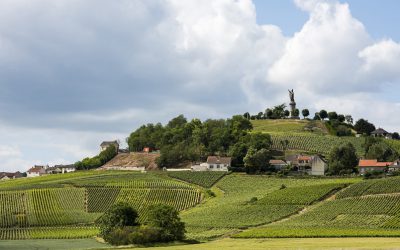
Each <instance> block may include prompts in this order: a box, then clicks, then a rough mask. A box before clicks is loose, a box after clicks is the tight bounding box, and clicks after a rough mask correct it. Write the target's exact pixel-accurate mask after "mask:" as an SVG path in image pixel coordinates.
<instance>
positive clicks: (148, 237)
mask: <svg viewBox="0 0 400 250" xmlns="http://www.w3.org/2000/svg"><path fill="white" fill-rule="evenodd" d="M160 240H161V230H160V229H159V228H155V227H149V226H140V227H139V228H137V229H136V230H135V231H134V232H132V233H131V234H129V236H128V242H129V243H133V244H140V245H144V244H148V243H154V242H159V241H160Z"/></svg>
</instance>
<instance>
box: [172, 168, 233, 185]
mask: <svg viewBox="0 0 400 250" xmlns="http://www.w3.org/2000/svg"><path fill="white" fill-rule="evenodd" d="M225 174H226V172H223V171H206V172H191V171H179V172H178V171H177V172H169V173H168V175H169V176H170V177H172V178H176V179H179V180H182V181H186V182H190V183H193V184H196V185H199V186H202V187H205V188H210V187H212V186H213V185H214V184H215V183H216V182H217V181H218V180H219V179H221V178H222V177H223V176H224V175H225Z"/></svg>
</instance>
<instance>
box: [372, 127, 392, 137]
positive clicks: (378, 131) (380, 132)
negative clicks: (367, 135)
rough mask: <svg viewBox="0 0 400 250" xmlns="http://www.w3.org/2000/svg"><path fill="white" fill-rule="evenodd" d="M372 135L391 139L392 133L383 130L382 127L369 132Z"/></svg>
mask: <svg viewBox="0 0 400 250" xmlns="http://www.w3.org/2000/svg"><path fill="white" fill-rule="evenodd" d="M371 136H373V137H385V138H386V139H392V134H391V133H389V132H387V131H386V130H384V129H383V128H378V129H376V130H374V131H372V132H371Z"/></svg>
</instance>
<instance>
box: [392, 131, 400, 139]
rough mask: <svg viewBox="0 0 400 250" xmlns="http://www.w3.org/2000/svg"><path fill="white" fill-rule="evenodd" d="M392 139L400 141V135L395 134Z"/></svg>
mask: <svg viewBox="0 0 400 250" xmlns="http://www.w3.org/2000/svg"><path fill="white" fill-rule="evenodd" d="M392 139H394V140H400V135H399V133H397V132H394V133H393V134H392Z"/></svg>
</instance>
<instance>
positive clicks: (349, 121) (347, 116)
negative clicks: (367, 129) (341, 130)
mask: <svg viewBox="0 0 400 250" xmlns="http://www.w3.org/2000/svg"><path fill="white" fill-rule="evenodd" d="M345 119H346V122H347V124H351V125H353V117H352V116H351V115H346V116H345Z"/></svg>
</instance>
